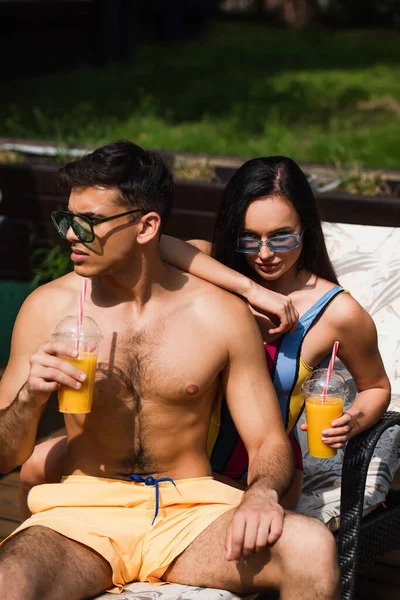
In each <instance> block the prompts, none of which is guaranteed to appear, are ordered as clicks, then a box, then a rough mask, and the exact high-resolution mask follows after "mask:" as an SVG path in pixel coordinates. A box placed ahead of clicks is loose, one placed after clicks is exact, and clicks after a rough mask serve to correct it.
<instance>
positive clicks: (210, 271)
mask: <svg viewBox="0 0 400 600" xmlns="http://www.w3.org/2000/svg"><path fill="white" fill-rule="evenodd" d="M160 253H161V258H162V259H163V260H165V261H166V262H168V263H169V264H171V265H173V266H175V267H178V268H179V269H182V270H183V271H186V272H187V273H191V274H192V275H195V276H196V277H200V278H201V279H204V280H206V281H209V282H210V283H213V284H214V285H217V286H218V287H221V288H223V289H225V290H227V291H229V292H232V293H234V294H238V295H239V296H243V298H246V300H247V301H248V302H249V304H251V306H253V308H255V309H258V310H260V311H261V312H263V313H265V314H267V315H268V316H269V317H270V318H271V320H272V321H273V322H275V323H276V321H277V320H279V325H277V326H276V327H273V328H271V329H270V330H269V333H270V334H271V335H276V334H282V333H284V332H285V331H290V332H293V331H294V330H295V329H296V327H297V321H298V317H299V315H298V313H297V311H296V309H295V308H294V306H293V304H292V301H291V300H290V298H288V297H287V296H283V295H282V294H277V293H276V292H272V291H271V290H267V289H266V288H264V287H262V286H260V285H258V284H257V283H255V282H254V281H253V280H252V279H250V278H249V277H246V276H245V275H242V274H241V273H238V272H237V271H234V270H233V269H230V268H229V267H226V266H225V265H223V264H221V263H219V262H218V261H217V260H215V259H214V258H212V257H211V256H210V254H211V244H210V243H209V242H206V241H204V240H193V241H192V242H184V241H182V240H179V239H177V238H173V237H170V236H168V235H163V236H162V237H161V242H160Z"/></svg>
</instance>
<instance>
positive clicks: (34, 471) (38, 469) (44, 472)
mask: <svg viewBox="0 0 400 600" xmlns="http://www.w3.org/2000/svg"><path fill="white" fill-rule="evenodd" d="M65 451H66V440H65V439H64V438H59V439H57V440H48V441H46V442H43V443H42V444H38V445H37V446H35V449H34V451H33V453H32V454H31V456H30V457H29V458H28V460H27V461H26V462H25V463H24V464H23V465H22V467H21V473H20V482H21V486H22V487H26V488H31V487H34V486H35V485H41V484H42V483H57V482H58V481H60V480H61V477H62V474H63V466H64V455H65Z"/></svg>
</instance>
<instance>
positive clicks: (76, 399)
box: [58, 352, 97, 414]
mask: <svg viewBox="0 0 400 600" xmlns="http://www.w3.org/2000/svg"><path fill="white" fill-rule="evenodd" d="M67 360H68V361H69V362H70V363H71V364H72V365H74V367H76V368H77V369H79V370H80V371H83V372H84V373H86V379H85V381H84V382H83V383H82V387H81V388H80V389H79V390H74V389H72V388H69V387H64V386H61V387H60V389H59V390H58V409H59V411H60V412H62V413H72V414H79V413H90V411H91V409H92V401H93V390H94V378H95V374H96V362H97V354H96V353H93V352H82V353H81V355H80V356H79V358H68V359H67Z"/></svg>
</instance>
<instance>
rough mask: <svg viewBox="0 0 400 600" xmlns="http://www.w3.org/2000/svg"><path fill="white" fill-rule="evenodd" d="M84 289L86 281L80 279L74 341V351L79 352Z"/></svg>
mask: <svg viewBox="0 0 400 600" xmlns="http://www.w3.org/2000/svg"><path fill="white" fill-rule="evenodd" d="M86 289H87V279H82V287H81V294H80V296H79V311H78V327H77V338H76V340H75V350H79V338H80V337H81V328H82V319H83V306H84V304H85V297H86Z"/></svg>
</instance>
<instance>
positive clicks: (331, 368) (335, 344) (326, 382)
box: [322, 342, 339, 401]
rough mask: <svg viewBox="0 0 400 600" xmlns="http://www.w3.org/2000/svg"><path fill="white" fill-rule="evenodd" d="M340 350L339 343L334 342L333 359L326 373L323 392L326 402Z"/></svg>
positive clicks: (323, 398)
mask: <svg viewBox="0 0 400 600" xmlns="http://www.w3.org/2000/svg"><path fill="white" fill-rule="evenodd" d="M338 348H339V342H334V344H333V349H332V355H331V359H330V361H329V365H328V371H327V373H326V381H325V385H324V391H323V392H322V400H323V401H324V400H326V394H327V392H328V385H329V382H330V380H331V377H332V371H333V365H334V364H335V358H336V355H337V353H338Z"/></svg>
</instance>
